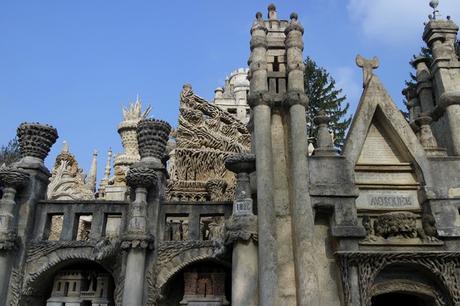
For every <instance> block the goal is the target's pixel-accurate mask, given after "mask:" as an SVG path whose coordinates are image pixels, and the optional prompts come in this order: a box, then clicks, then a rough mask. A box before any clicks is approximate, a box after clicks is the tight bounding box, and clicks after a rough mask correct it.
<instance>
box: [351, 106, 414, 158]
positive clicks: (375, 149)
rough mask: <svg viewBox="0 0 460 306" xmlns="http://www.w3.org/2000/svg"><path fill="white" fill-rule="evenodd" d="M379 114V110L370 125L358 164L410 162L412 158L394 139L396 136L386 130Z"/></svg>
mask: <svg viewBox="0 0 460 306" xmlns="http://www.w3.org/2000/svg"><path fill="white" fill-rule="evenodd" d="M378 110H379V109H377V111H378ZM377 116H378V112H376V113H375V116H374V118H373V120H372V123H371V125H370V127H369V130H368V132H367V135H366V139H365V141H364V144H363V147H362V149H361V153H360V155H359V158H358V160H357V164H378V165H385V164H401V163H407V162H409V161H410V160H409V159H408V158H407V156H405V155H406V154H404V153H405V152H403V151H402V150H401V149H400V148H398V145H397V144H396V142H395V141H394V138H393V137H394V136H393V137H392V135H391V134H390V133H388V131H386V130H385V126H384V122H382V121H383V120H381V119H380V120H379V119H378V118H377ZM379 117H381V116H379Z"/></svg>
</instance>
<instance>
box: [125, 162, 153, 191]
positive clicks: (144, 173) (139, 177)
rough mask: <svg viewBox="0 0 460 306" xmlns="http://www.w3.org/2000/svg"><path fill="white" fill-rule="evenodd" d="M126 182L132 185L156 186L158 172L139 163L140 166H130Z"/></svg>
mask: <svg viewBox="0 0 460 306" xmlns="http://www.w3.org/2000/svg"><path fill="white" fill-rule="evenodd" d="M126 182H127V184H128V186H130V187H134V188H137V187H143V188H148V187H151V186H155V184H156V182H157V174H156V171H155V169H153V168H148V167H145V166H142V165H141V164H139V165H138V166H134V167H130V168H129V171H128V174H127V175H126Z"/></svg>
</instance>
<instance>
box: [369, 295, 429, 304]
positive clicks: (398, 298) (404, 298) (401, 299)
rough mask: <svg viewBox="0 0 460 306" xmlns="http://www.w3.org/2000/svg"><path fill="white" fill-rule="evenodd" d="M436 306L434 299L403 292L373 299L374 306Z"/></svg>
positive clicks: (377, 296)
mask: <svg viewBox="0 0 460 306" xmlns="http://www.w3.org/2000/svg"><path fill="white" fill-rule="evenodd" d="M386 305H391V306H436V302H435V301H434V299H433V298H432V297H428V296H423V295H416V294H408V293H401V292H390V293H384V294H380V295H376V296H374V297H372V306H386Z"/></svg>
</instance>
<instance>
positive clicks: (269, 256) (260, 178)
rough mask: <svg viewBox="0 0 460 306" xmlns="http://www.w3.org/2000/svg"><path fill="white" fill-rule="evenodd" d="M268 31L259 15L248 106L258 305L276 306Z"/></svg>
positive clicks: (254, 29) (254, 31) (254, 33)
mask: <svg viewBox="0 0 460 306" xmlns="http://www.w3.org/2000/svg"><path fill="white" fill-rule="evenodd" d="M267 32H268V30H267V28H266V26H265V23H264V20H263V19H262V13H260V12H258V13H257V14H256V20H255V22H254V24H253V26H252V28H251V56H250V58H249V69H250V70H249V76H248V78H249V79H250V91H249V99H248V100H249V101H248V102H249V105H250V106H251V108H252V113H253V118H254V121H253V122H254V132H253V142H254V143H255V146H254V148H255V150H254V151H255V154H256V167H257V201H258V206H257V215H258V232H259V241H260V243H259V252H258V253H259V304H260V305H264V306H275V305H276V301H277V296H278V292H277V291H278V281H277V279H278V276H277V271H276V269H277V259H276V254H277V251H276V226H275V224H276V216H275V205H274V201H273V193H272V188H273V164H272V162H273V161H272V142H271V107H270V104H271V103H270V98H269V97H268V94H267V93H268V80H267V58H266V52H267V46H268V45H267Z"/></svg>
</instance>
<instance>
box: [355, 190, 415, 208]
mask: <svg viewBox="0 0 460 306" xmlns="http://www.w3.org/2000/svg"><path fill="white" fill-rule="evenodd" d="M356 207H357V208H358V209H372V210H413V209H419V208H420V205H419V203H418V200H417V192H416V191H415V190H362V191H361V192H360V195H359V197H358V199H356Z"/></svg>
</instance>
